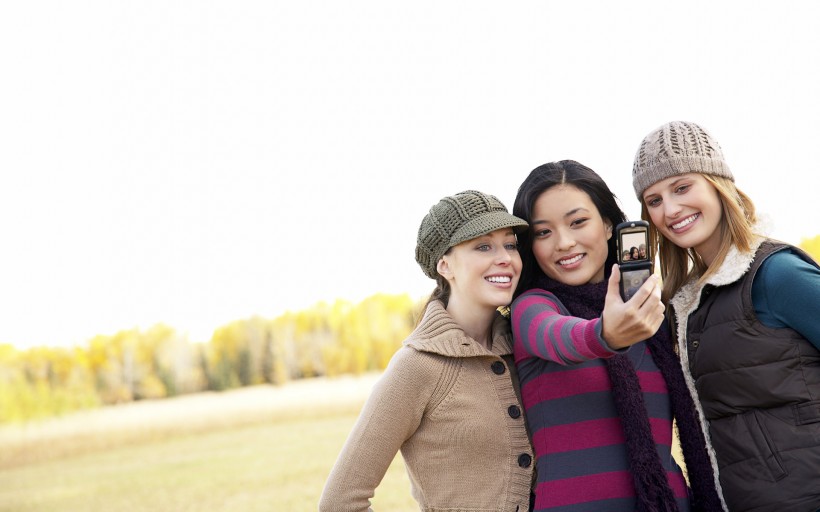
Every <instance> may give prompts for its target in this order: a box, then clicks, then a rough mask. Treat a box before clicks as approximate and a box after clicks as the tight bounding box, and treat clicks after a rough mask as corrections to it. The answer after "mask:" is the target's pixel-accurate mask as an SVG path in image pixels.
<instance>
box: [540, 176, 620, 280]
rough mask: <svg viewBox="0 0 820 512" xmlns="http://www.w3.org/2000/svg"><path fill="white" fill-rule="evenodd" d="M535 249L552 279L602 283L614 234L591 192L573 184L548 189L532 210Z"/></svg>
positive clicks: (541, 264) (542, 268)
mask: <svg viewBox="0 0 820 512" xmlns="http://www.w3.org/2000/svg"><path fill="white" fill-rule="evenodd" d="M530 226H532V227H531V229H532V234H533V240H532V252H533V254H534V255H535V259H536V260H537V261H538V266H539V267H540V268H541V270H542V271H543V272H544V273H545V274H546V275H547V276H549V277H550V278H552V279H555V280H556V281H558V282H560V283H564V284H568V285H571V286H580V285H583V284H587V283H599V282H601V281H603V279H604V270H605V269H604V265H605V263H606V259H607V255H608V251H609V248H608V246H607V240H609V239H610V238H611V237H612V224H611V223H610V222H608V221H606V220H604V219H603V218H602V217H601V214H600V213H599V211H598V208H596V207H595V204H594V203H593V202H592V199H591V198H590V197H589V195H588V194H587V193H586V192H584V191H582V190H580V189H578V188H576V187H575V186H573V185H558V186H554V187H552V188H550V189H547V190H546V191H544V192H543V193H541V195H540V196H538V199H536V200H535V204H534V205H533V212H532V221H531V222H530Z"/></svg>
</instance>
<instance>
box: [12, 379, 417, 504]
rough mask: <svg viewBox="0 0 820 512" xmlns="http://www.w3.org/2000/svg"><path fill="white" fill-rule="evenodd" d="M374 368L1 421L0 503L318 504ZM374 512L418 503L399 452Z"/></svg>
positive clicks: (368, 388)
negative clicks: (332, 376)
mask: <svg viewBox="0 0 820 512" xmlns="http://www.w3.org/2000/svg"><path fill="white" fill-rule="evenodd" d="M376 377H377V376H376V375H367V376H363V377H358V378H353V377H344V378H339V379H334V380H332V381H331V382H327V381H324V380H318V379H317V380H309V381H300V382H294V383H292V384H289V385H287V386H283V387H271V386H259V387H253V388H246V389H241V390H235V391H230V392H226V393H207V394H202V395H196V396H186V397H179V398H174V399H169V400H160V401H155V402H140V403H134V404H129V405H125V406H118V407H111V408H106V409H101V410H96V411H87V412H83V413H79V414H74V415H71V416H67V417H65V418H59V419H55V420H50V421H44V422H40V423H33V424H28V425H24V426H23V425H17V426H5V427H2V428H0V511H3V512H5V511H9V512H10V511H15V512H19V511H26V512H39V511H51V510H61V511H83V512H93V511H97V510H99V511H103V510H105V511H106V512H107V511H110V510H118V511H126V512H137V511H151V512H157V511H165V510H173V511H185V510H197V511H201V510H207V511H234V510H243V511H256V510H259V511H262V510H288V511H301V510H305V511H307V510H316V503H317V501H318V498H319V494H320V493H321V489H322V486H323V484H324V480H325V478H326V477H327V474H328V472H329V471H330V467H331V466H332V465H333V462H334V461H335V458H336V456H337V454H338V452H339V450H340V449H341V445H342V443H343V442H344V440H345V438H346V436H347V434H348V432H349V431H350V428H351V427H352V425H353V422H354V421H355V419H356V416H357V415H358V411H359V409H360V407H361V404H362V403H363V401H364V399H365V398H366V396H367V394H368V392H369V390H370V387H371V386H372V384H373V383H374V382H375V379H376ZM374 508H376V509H377V510H379V509H381V510H397V511H404V510H407V511H409V510H417V507H416V505H415V503H414V502H413V500H412V498H410V495H409V481H408V479H407V476H406V474H405V473H404V467H403V465H402V463H401V458H400V457H397V458H396V460H395V461H394V463H393V465H392V466H391V468H390V470H389V472H388V475H387V476H386V477H385V480H384V482H383V483H382V485H381V486H380V487H379V489H378V491H377V496H376V498H375V499H374Z"/></svg>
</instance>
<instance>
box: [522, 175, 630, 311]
mask: <svg viewBox="0 0 820 512" xmlns="http://www.w3.org/2000/svg"><path fill="white" fill-rule="evenodd" d="M556 185H572V186H573V187H576V188H577V189H578V190H581V191H583V192H586V194H587V195H588V196H589V198H590V199H591V200H592V203H593V204H594V205H595V207H596V208H598V213H599V214H600V215H601V217H602V218H603V219H604V220H608V221H609V222H610V223H612V227H613V228H614V227H615V226H617V225H618V224H620V223H621V222H623V221H625V220H626V215H624V212H623V210H621V207H620V206H618V198H617V197H615V194H613V193H612V191H611V190H609V187H608V186H607V184H606V182H604V180H603V179H601V177H600V176H598V174H597V173H596V172H595V171H593V170H592V169H590V168H589V167H587V166H585V165H583V164H580V163H578V162H576V161H575V160H561V161H560V162H550V163H548V164H544V165H540V166H538V167H536V168H535V169H533V170H532V171H531V172H530V174H529V176H527V178H526V179H525V180H524V182H523V183H521V186H520V187H518V194H517V195H516V196H515V203H514V204H513V215H515V216H516V217H520V218H522V219H524V220H526V221H527V222H529V223H530V227H529V228H528V229H527V230H526V231H525V232H523V233H520V234H519V235H518V246H519V249H518V252H519V253H520V254H521V260H522V261H523V263H524V268H523V270H522V271H521V279H520V280H519V281H518V287H517V288H516V289H515V294H514V297H518V296H519V295H520V294H521V293H523V292H525V291H527V290H529V289H530V288H533V287H534V285H535V282H536V281H537V280H538V279H540V278H541V277H542V276H543V275H544V272H543V271H542V270H541V267H539V266H538V262H537V261H536V259H535V255H534V254H533V252H532V239H533V233H532V229H533V228H532V211H533V208H534V207H535V201H536V200H538V197H539V196H540V195H541V194H542V193H544V192H545V191H547V190H549V189H550V188H552V187H554V186H556ZM607 246H608V255H607V258H606V263H605V264H604V266H605V268H604V274H605V275H606V277H607V278H608V277H609V274H610V269H611V268H612V264H613V263H615V262H617V261H618V259H617V255H616V240H615V236H612V237H611V238H610V239H609V241H608V243H607Z"/></svg>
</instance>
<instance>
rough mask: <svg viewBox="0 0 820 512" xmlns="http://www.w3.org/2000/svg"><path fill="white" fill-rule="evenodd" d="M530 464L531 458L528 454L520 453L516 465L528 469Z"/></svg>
mask: <svg viewBox="0 0 820 512" xmlns="http://www.w3.org/2000/svg"><path fill="white" fill-rule="evenodd" d="M530 464H532V457H530V455H529V454H528V453H522V454H521V455H519V456H518V465H519V466H520V467H522V468H528V467H530Z"/></svg>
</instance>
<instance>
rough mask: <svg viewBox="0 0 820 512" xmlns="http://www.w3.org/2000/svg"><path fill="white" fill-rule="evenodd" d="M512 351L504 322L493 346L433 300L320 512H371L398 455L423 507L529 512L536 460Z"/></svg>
mask: <svg viewBox="0 0 820 512" xmlns="http://www.w3.org/2000/svg"><path fill="white" fill-rule="evenodd" d="M511 353H512V336H511V334H510V330H509V322H508V321H507V320H506V319H505V318H503V317H501V316H500V315H499V316H498V317H497V318H496V321H495V323H494V325H493V344H492V348H491V350H487V349H486V348H484V347H483V346H482V345H481V344H479V343H478V342H476V341H475V340H473V339H472V338H470V337H469V336H467V335H466V334H465V333H464V331H463V330H462V329H461V328H460V327H459V326H458V324H457V323H456V322H455V321H454V320H453V319H452V317H451V316H450V315H449V313H447V311H446V310H445V309H444V307H443V305H442V304H441V302H439V301H433V302H431V303H430V305H429V306H428V307H427V310H426V312H425V315H424V318H423V319H422V321H421V323H420V324H419V326H418V327H417V328H416V330H415V331H414V332H413V333H412V334H411V335H410V337H409V338H408V339H407V340H405V343H404V346H403V347H402V348H401V349H399V351H398V352H396V354H395V355H394V357H393V359H392V360H391V362H390V365H389V366H388V368H387V370H386V371H385V373H384V375H383V376H382V378H381V379H380V380H379V382H378V383H377V384H376V386H375V387H374V389H373V392H372V394H371V396H370V397H369V398H368V400H367V403H366V404H365V406H364V408H363V409H362V412H361V414H360V416H359V419H358V420H357V422H356V425H355V426H354V428H353V430H352V432H351V434H350V436H349V438H348V440H347V442H346V443H345V446H344V448H343V449H342V452H341V454H340V455H339V458H338V459H337V461H336V464H335V466H334V468H333V470H332V471H331V473H330V476H329V477H328V480H327V483H326V484H325V489H324V492H323V493H322V498H321V501H320V503H319V510H320V511H332V512H346V511H355V512H363V511H367V510H368V507H369V500H370V498H372V496H373V494H374V491H375V489H376V487H377V486H378V485H379V482H381V480H382V478H383V477H384V473H385V471H387V468H388V467H389V465H390V463H391V462H392V461H393V458H394V457H395V455H396V452H397V451H399V450H400V451H401V454H402V457H403V458H404V462H405V466H406V468H407V473H408V475H409V477H410V483H411V492H412V494H413V497H414V498H415V499H416V500H417V501H418V503H419V508H420V509H421V510H423V511H428V512H433V511H445V510H446V511H448V512H450V511H464V512H467V511H482V512H488V511H497V512H513V511H517V510H518V511H526V510H528V507H529V498H530V490H531V486H532V473H533V467H534V464H533V462H532V461H533V458H532V448H531V445H530V440H529V437H528V435H527V430H526V423H525V420H524V415H523V412H522V406H521V401H520V399H519V397H518V394H517V392H516V384H517V376H516V373H515V367H514V365H513V364H512V358H511V357H510V356H511Z"/></svg>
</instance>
